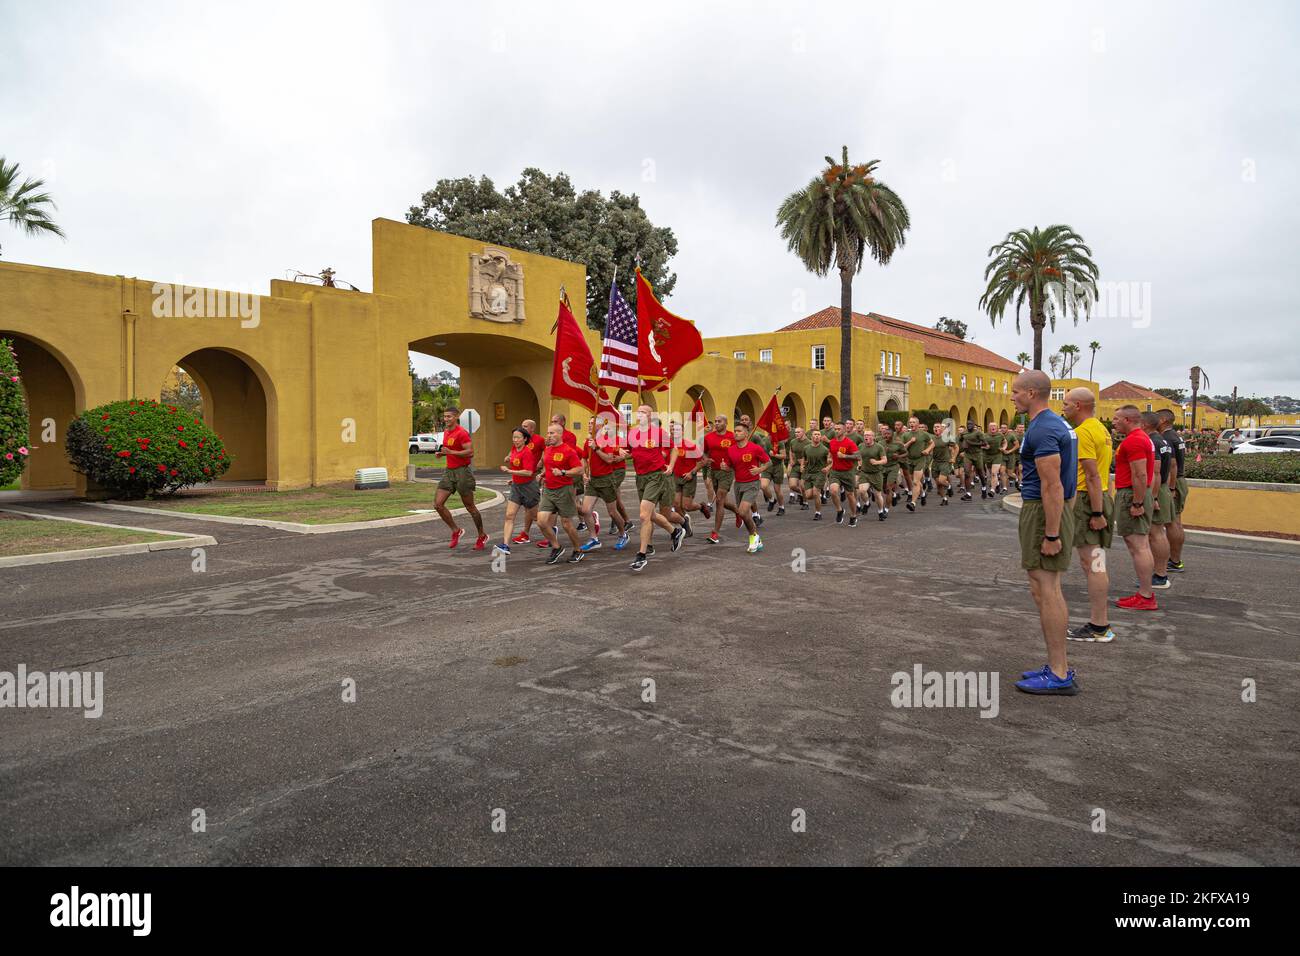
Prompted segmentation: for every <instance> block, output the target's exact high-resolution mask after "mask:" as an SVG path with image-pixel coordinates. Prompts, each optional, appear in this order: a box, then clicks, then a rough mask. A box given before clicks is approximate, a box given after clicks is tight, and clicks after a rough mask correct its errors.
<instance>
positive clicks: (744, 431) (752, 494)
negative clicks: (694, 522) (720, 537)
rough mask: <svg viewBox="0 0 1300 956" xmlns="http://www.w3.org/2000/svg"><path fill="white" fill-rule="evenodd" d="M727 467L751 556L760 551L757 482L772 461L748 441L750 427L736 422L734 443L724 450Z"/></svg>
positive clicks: (759, 489) (759, 487) (761, 449)
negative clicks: (756, 517)
mask: <svg viewBox="0 0 1300 956" xmlns="http://www.w3.org/2000/svg"><path fill="white" fill-rule="evenodd" d="M727 465H728V467H729V468H730V469H731V474H732V475H733V476H734V482H733V484H732V486H731V490H732V493H733V494H734V495H735V498H736V509H737V510H736V517H737V518H738V519H739V520H740V522H741V523H742V524H744V526H745V529H746V530H747V531H748V532H749V547H748V548H747V549H746V550H747V551H748V552H749V553H750V554H757V553H758V552H759V551H762V550H763V539H762V538H761V537H759V534H758V525H759V522H758V520H756V519H755V517H754V510H755V509H756V508H757V507H758V499H759V498H760V497H761V496H762V494H763V489H762V484H761V482H760V481H759V479H760V478H761V477H762V476H763V475H764V473H766V472H767V470H768V469H769V468H771V467H772V459H771V457H770V456H769V455H768V453H767V451H766V450H765V449H764V448H763V446H762V445H760V444H758V443H757V442H752V441H750V440H749V426H748V425H747V424H746V423H745V422H743V421H741V422H737V423H736V440H735V441H734V442H733V443H732V444H731V446H730V447H729V448H728V449H727Z"/></svg>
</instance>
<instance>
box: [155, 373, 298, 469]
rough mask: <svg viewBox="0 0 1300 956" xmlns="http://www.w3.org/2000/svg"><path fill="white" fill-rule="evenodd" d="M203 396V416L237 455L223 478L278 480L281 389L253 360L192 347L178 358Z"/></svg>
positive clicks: (233, 453)
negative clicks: (278, 395)
mask: <svg viewBox="0 0 1300 956" xmlns="http://www.w3.org/2000/svg"><path fill="white" fill-rule="evenodd" d="M176 367H177V368H180V369H181V370H182V371H183V372H185V373H186V374H187V375H188V376H189V377H190V378H192V379H193V380H194V384H195V385H197V386H198V388H199V392H200V394H201V395H202V396H203V421H204V423H206V424H207V425H208V426H209V427H210V428H212V430H213V431H215V432H216V433H217V434H218V435H220V436H221V440H222V442H223V443H224V444H225V446H226V448H227V449H228V450H229V451H230V455H231V457H232V458H233V459H234V461H233V463H232V464H231V466H230V470H229V471H227V472H226V473H225V475H224V476H222V480H223V481H265V482H268V483H271V484H272V485H274V484H275V482H276V481H277V480H278V477H279V474H278V467H277V447H276V444H275V442H274V441H273V440H272V437H271V436H273V435H275V434H276V430H275V419H276V406H275V390H274V388H273V387H271V384H270V379H269V377H268V376H267V375H266V372H265V371H264V370H263V369H262V368H261V367H260V366H259V365H257V364H256V363H255V362H253V361H252V359H250V358H248V357H247V356H245V355H242V354H240V353H237V352H233V351H230V350H227V349H221V348H204V349H198V350H197V351H194V352H191V353H189V354H188V355H186V356H185V357H184V358H182V359H180V360H179V361H177V362H176Z"/></svg>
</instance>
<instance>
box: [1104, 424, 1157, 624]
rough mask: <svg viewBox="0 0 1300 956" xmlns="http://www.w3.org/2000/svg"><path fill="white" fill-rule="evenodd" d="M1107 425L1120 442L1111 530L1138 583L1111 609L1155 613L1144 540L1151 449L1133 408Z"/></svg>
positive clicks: (1152, 569) (1149, 503)
mask: <svg viewBox="0 0 1300 956" xmlns="http://www.w3.org/2000/svg"><path fill="white" fill-rule="evenodd" d="M1111 422H1112V423H1113V424H1114V426H1115V433H1116V434H1117V435H1121V436H1123V439H1124V440H1123V441H1121V442H1120V444H1119V449H1118V450H1117V451H1116V452H1115V530H1116V531H1118V532H1119V535H1120V537H1122V538H1123V539H1124V545H1125V546H1126V547H1127V548H1128V553H1129V555H1130V556H1131V557H1132V558H1133V570H1134V571H1136V572H1137V580H1138V589H1137V593H1136V594H1130V595H1129V596H1128V597H1122V598H1120V599H1119V600H1118V601H1116V602H1115V606H1116V607H1122V608H1124V609H1126V610H1130V611H1155V610H1157V609H1158V608H1159V605H1157V604H1156V595H1155V592H1154V591H1152V590H1151V578H1152V576H1153V575H1154V574H1155V560H1154V558H1152V556H1151V543H1150V540H1149V539H1148V537H1147V536H1148V535H1149V534H1150V533H1151V512H1152V511H1153V510H1155V501H1154V498H1153V497H1152V495H1151V481H1152V478H1153V477H1154V475H1155V464H1156V453H1155V447H1154V446H1153V445H1152V444H1151V439H1150V438H1148V437H1147V436H1146V433H1145V432H1144V431H1143V430H1142V427H1141V412H1139V411H1138V409H1137V406H1136V405H1125V406H1123V407H1122V408H1119V409H1117V410H1116V411H1115V414H1114V415H1112V416H1111Z"/></svg>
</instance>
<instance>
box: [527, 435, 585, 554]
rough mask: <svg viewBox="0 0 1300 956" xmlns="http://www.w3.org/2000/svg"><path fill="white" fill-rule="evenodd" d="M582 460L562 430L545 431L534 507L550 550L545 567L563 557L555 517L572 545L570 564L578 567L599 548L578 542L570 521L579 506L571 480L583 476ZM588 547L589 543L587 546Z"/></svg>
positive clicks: (575, 514)
mask: <svg viewBox="0 0 1300 956" xmlns="http://www.w3.org/2000/svg"><path fill="white" fill-rule="evenodd" d="M582 469H583V464H582V456H581V455H579V454H578V450H577V449H576V448H574V447H573V446H572V445H570V444H567V443H566V442H565V441H564V429H562V428H561V427H560V426H559V425H557V424H552V425H551V426H550V427H549V428H547V429H546V447H545V448H544V449H542V495H541V502H540V504H538V506H537V524H538V526H539V527H540V528H541V529H542V534H544V535H546V540H547V543H548V544H550V546H551V553H550V556H549V557H547V559H546V563H547V564H557V563H558V562H559V560H560V558H561V557H562V556H563V555H564V548H563V547H561V546H560V539H559V536H558V535H557V534H556V533H555V516H556V515H557V514H558V515H559V516H560V526H561V527H563V528H564V533H565V534H566V535H568V536H569V541H570V543H571V544H572V545H573V554H572V555H570V556H569V563H570V564H577V563H578V562H579V561H581V560H582V559H583V556H584V555H585V554H586V552H587V551H589V550H592V549H593V548H598V547H600V540H599V539H598V538H594V537H593V538H592V539H591V540H592V541H595V542H596V544H595V545H594V546H591V547H588V546H587V545H583V544H581V543H580V542H579V541H578V533H577V531H576V530H575V529H574V527H573V519H574V518H576V517H577V516H578V502H577V500H576V499H575V498H574V495H573V479H574V478H576V477H577V476H578V475H581V474H582ZM588 545H590V542H588Z"/></svg>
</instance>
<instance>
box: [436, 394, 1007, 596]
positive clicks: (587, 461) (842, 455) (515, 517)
mask: <svg viewBox="0 0 1300 956" xmlns="http://www.w3.org/2000/svg"><path fill="white" fill-rule="evenodd" d="M444 427H445V433H444V438H443V447H444V451H445V453H446V455H447V466H446V470H445V472H444V474H443V477H442V479H441V481H440V482H439V484H438V491H437V495H436V498H435V508H436V510H437V511H438V513H439V515H441V516H442V519H443V521H444V522H446V524H447V526H448V527H449V528H450V529H451V547H452V548H455V547H456V546H457V545H458V544H459V542H460V540H461V537H462V535H463V533H464V531H463V529H462V528H460V526H459V525H457V524H456V522H455V520H454V519H453V517H452V516H451V513H450V511H449V510H448V509H447V500H448V498H449V497H450V496H451V495H452V494H453V493H457V494H459V495H460V498H461V501H462V503H463V504H464V506H465V509H466V511H467V512H468V514H469V515H470V518H471V519H472V520H473V522H474V525H475V528H476V530H477V532H478V536H477V539H476V541H475V544H474V547H475V549H476V550H482V549H484V548H485V547H486V545H487V543H488V536H487V534H486V532H485V531H484V529H483V522H482V517H481V515H480V514H479V512H478V509H477V508H476V507H475V505H474V490H475V485H476V482H475V479H474V474H473V471H472V470H471V468H470V467H469V464H470V462H471V460H472V458H473V456H474V450H473V443H472V440H471V438H470V436H469V434H468V432H466V431H465V429H464V428H462V427H461V426H460V424H459V410H458V409H454V408H453V409H449V410H447V411H446V412H445V413H444ZM1023 432H1024V427H1023V426H1019V427H1017V428H1014V429H1013V428H1011V427H1010V426H1008V425H1001V426H990V427H989V428H988V429H987V430H982V429H980V428H979V427H978V426H976V425H975V423H973V422H970V423H967V426H966V428H965V429H964V430H962V431H959V432H958V431H955V430H953V429H952V427H951V424H950V423H942V422H937V423H935V424H934V425H933V427H932V428H931V429H927V428H926V427H925V425H923V424H922V423H921V422H920V421H919V420H918V419H916V418H912V419H910V420H909V421H908V422H906V423H904V422H902V421H897V422H895V423H894V424H893V425H892V427H891V426H889V425H886V424H883V423H881V424H880V425H879V426H878V427H877V428H875V429H873V428H869V427H868V426H867V424H866V422H864V421H862V420H860V419H859V420H854V419H846V420H844V421H843V422H833V421H832V420H831V419H830V418H829V417H826V418H823V420H822V422H821V425H820V426H816V425H812V426H811V427H809V428H807V429H805V428H804V427H802V426H796V427H795V428H794V430H793V432H792V433H791V434H790V436H789V438H788V439H785V440H780V441H777V442H775V443H774V442H773V441H772V439H771V436H770V435H768V434H767V433H766V432H765V431H764V430H762V429H756V428H755V427H754V425H753V422H752V421H751V419H750V416H748V415H741V416H740V417H739V419H738V420H737V421H736V423H735V425H734V427H733V428H728V421H727V418H726V417H725V416H722V415H719V416H717V417H716V418H714V419H713V421H712V422H711V423H710V424H709V426H708V429H707V431H705V432H704V435H703V438H702V439H699V440H692V439H691V438H690V437H688V436H687V435H685V434H684V433H683V428H682V425H681V423H680V422H677V421H673V422H670V423H668V424H666V425H665V424H662V423H661V422H660V421H659V420H658V419H657V418H656V417H655V413H654V411H653V410H652V409H651V408H650V407H649V406H647V405H642V406H641V407H640V408H638V409H637V413H636V418H635V420H634V421H633V422H632V423H631V426H630V427H626V426H620V424H619V423H618V422H616V421H614V420H612V419H609V418H592V419H591V420H590V421H589V422H588V430H587V438H586V439H585V440H584V441H582V442H581V443H580V442H579V441H578V438H577V436H576V435H575V434H574V433H573V432H572V431H570V430H569V429H568V427H567V422H566V420H565V417H564V416H563V415H554V416H552V418H551V420H550V422H549V423H548V425H547V427H546V429H545V431H544V432H542V431H540V430H539V429H538V427H537V423H536V422H534V421H532V420H525V421H523V422H521V423H520V424H519V426H518V427H516V428H515V429H514V430H513V432H512V433H511V448H510V451H509V452H508V453H507V455H506V457H505V460H504V461H503V462H502V464H501V465H500V466H499V467H500V470H501V472H503V473H504V474H506V475H508V476H509V477H510V486H509V493H508V495H507V502H506V514H505V523H504V527H503V532H502V540H501V543H500V544H498V545H496V547H495V549H494V550H495V551H497V552H498V553H502V554H507V555H508V554H511V553H512V547H514V546H520V545H528V544H535V545H536V546H537V547H538V548H542V549H545V550H546V551H547V555H546V561H547V563H549V564H557V563H559V562H560V561H561V560H566V561H567V563H570V564H577V563H579V562H580V561H582V560H583V558H584V556H586V555H587V554H590V553H591V552H592V551H595V550H598V549H600V548H601V547H603V543H602V541H601V539H600V528H601V520H600V514H599V512H598V511H597V505H598V504H599V503H600V502H603V503H604V505H605V509H606V513H607V516H608V521H609V524H608V525H607V530H608V533H609V534H611V535H613V536H614V537H615V541H614V545H613V547H614V550H617V551H622V550H624V549H625V548H626V547H627V546H628V545H629V543H630V542H631V539H632V533H633V531H634V530H637V522H638V521H639V522H640V525H639V534H638V535H637V551H636V558H635V559H634V560H633V562H632V565H631V567H632V570H635V571H640V570H642V569H643V568H645V566H646V564H647V562H648V559H649V558H650V557H652V556H653V555H654V554H655V548H654V544H653V537H654V531H655V529H656V528H658V529H660V530H662V531H664V532H667V534H668V540H669V545H670V547H671V549H672V550H673V551H676V550H678V549H679V548H681V546H682V543H683V541H684V540H685V538H688V537H692V536H693V535H694V531H695V529H694V527H693V525H692V516H693V515H697V514H698V515H699V516H700V517H702V518H703V519H704V521H705V522H711V525H712V527H711V529H710V530H709V531H708V534H707V537H706V540H707V541H708V543H710V544H715V545H716V544H720V543H721V542H722V525H723V522H724V520H725V516H726V515H727V513H730V514H731V515H732V517H733V518H734V521H735V526H736V528H738V529H739V528H742V527H743V528H744V529H745V531H746V533H747V536H748V545H747V549H746V550H747V551H748V552H749V553H751V554H757V553H759V552H761V551H762V550H763V539H762V536H761V533H760V531H759V529H760V528H761V526H762V524H763V521H764V515H765V513H770V512H773V511H775V512H776V514H777V516H778V517H779V516H784V515H785V513H786V508H787V505H789V506H791V507H797V508H798V509H799V510H801V511H811V512H812V515H811V517H812V520H814V521H821V520H823V515H824V514H825V513H826V511H827V510H833V512H834V520H835V522H836V524H839V525H845V524H847V526H848V527H850V528H855V527H857V526H858V519H859V518H860V517H864V516H867V515H869V514H870V512H871V509H872V507H875V509H876V515H877V518H878V520H880V521H885V520H887V519H888V517H889V515H890V511H891V509H892V508H894V507H896V506H897V505H898V504H899V502H900V501H902V502H903V503H904V505H905V507H906V508H907V510H908V511H910V512H915V511H916V509H917V508H918V507H924V506H925V505H926V504H927V502H928V500H929V498H930V495H931V493H932V492H933V493H934V494H935V495H936V496H937V497H938V499H939V505H940V506H946V505H947V504H948V503H949V501H950V500H951V499H952V498H953V497H955V496H957V495H959V494H960V497H961V499H962V500H965V501H970V500H972V499H973V498H974V490H975V488H976V486H978V488H979V493H980V497H981V498H985V499H987V498H991V497H995V496H997V495H1000V494H1005V493H1006V492H1008V491H1009V490H1011V489H1012V488H1018V487H1019V479H1020V460H1019V448H1020V442H1021V439H1022V437H1023ZM697 437H698V436H697ZM629 463H630V464H631V466H632V470H633V473H634V476H635V481H636V490H637V498H638V501H639V508H638V513H637V515H636V516H635V520H634V519H633V518H632V517H630V516H629V515H628V513H627V511H626V509H625V508H624V505H623V502H622V497H621V489H622V486H623V483H624V481H625V480H626V476H627V470H628V465H629ZM701 491H702V492H703V494H701ZM828 506H829V508H828ZM520 523H522V527H521V528H520V530H519V531H518V533H516V532H515V528H516V526H517V525H518V524H520ZM534 524H535V525H536V526H537V528H538V530H539V531H540V532H541V534H542V537H541V539H540V540H536V541H534V539H533V538H532V534H531V531H532V527H533V525H534ZM561 534H563V536H564V538H563V539H562V538H561V537H560V535H561ZM566 554H567V555H568V557H567V559H566V558H565V555H566Z"/></svg>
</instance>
